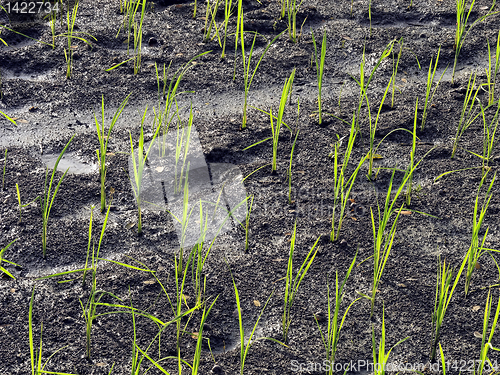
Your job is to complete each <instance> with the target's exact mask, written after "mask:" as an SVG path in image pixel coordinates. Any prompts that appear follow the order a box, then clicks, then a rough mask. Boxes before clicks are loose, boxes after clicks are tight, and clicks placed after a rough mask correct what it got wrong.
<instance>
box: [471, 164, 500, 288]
mask: <svg viewBox="0 0 500 375" xmlns="http://www.w3.org/2000/svg"><path fill="white" fill-rule="evenodd" d="M487 176H488V172H486V173H485V174H484V176H483V178H482V179H481V182H480V184H479V188H478V189H477V194H476V201H475V204H474V213H473V215H472V239H471V244H470V247H469V250H468V251H467V255H466V258H467V273H466V279H465V295H467V293H468V292H469V286H470V282H471V279H472V273H473V272H474V270H475V269H476V267H477V266H478V261H479V258H480V257H481V256H482V255H484V254H485V253H489V254H490V255H491V252H492V251H497V250H494V249H487V248H485V247H484V244H485V242H486V237H487V236H488V229H489V228H486V231H485V233H484V235H483V238H482V240H481V243H480V242H479V232H480V231H481V227H482V225H483V222H484V217H485V216H486V211H487V209H488V206H489V204H490V201H491V198H492V196H493V191H492V188H493V184H494V183H495V179H496V173H495V174H494V175H493V178H492V179H491V182H490V185H489V186H488V190H487V191H486V194H485V197H484V199H483V203H482V204H481V207H479V194H480V191H481V188H482V186H483V184H484V182H485V181H486V177H487ZM493 260H494V258H493ZM499 272H500V270H499Z"/></svg>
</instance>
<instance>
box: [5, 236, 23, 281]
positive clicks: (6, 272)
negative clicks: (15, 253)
mask: <svg viewBox="0 0 500 375" xmlns="http://www.w3.org/2000/svg"><path fill="white" fill-rule="evenodd" d="M16 241H17V239H16V240H14V241H12V242H11V243H9V244H8V245H7V246H5V247H4V248H3V249H1V250H0V272H3V273H4V274H6V275H7V276H9V277H10V278H12V279H14V280H15V279H16V278H15V277H14V276H13V275H12V274H11V273H10V272H9V271H7V270H6V269H5V268H4V267H2V262H5V263H9V264H12V265H13V266H17V267H21V266H20V265H19V264H17V263H14V262H11V261H9V260H7V259H5V258H4V257H3V254H4V253H5V252H6V251H7V249H8V248H9V247H10V246H11V245H12V244H13V243H14V242H16Z"/></svg>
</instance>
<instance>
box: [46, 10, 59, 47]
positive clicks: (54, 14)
mask: <svg viewBox="0 0 500 375" xmlns="http://www.w3.org/2000/svg"><path fill="white" fill-rule="evenodd" d="M58 11H59V3H55V4H54V6H53V7H52V8H51V12H50V13H49V14H48V15H47V16H46V17H49V25H50V32H51V34H52V49H55V48H56V22H57V12H58ZM61 19H62V17H61Z"/></svg>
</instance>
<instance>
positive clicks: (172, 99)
mask: <svg viewBox="0 0 500 375" xmlns="http://www.w3.org/2000/svg"><path fill="white" fill-rule="evenodd" d="M210 52H212V51H206V52H203V53H200V54H199V55H196V56H195V57H193V58H192V59H191V60H189V61H188V62H187V63H186V64H184V65H183V66H182V67H180V68H179V69H177V71H176V72H175V73H174V75H173V77H172V79H171V80H170V83H169V85H168V89H167V76H168V72H169V70H170V64H171V63H172V62H170V64H169V67H168V69H167V71H166V72H165V65H163V100H164V101H165V108H164V109H161V108H160V105H159V104H158V115H156V111H155V122H154V123H153V126H154V127H153V132H154V131H155V129H156V126H158V127H161V128H162V138H163V142H162V147H161V150H160V151H161V152H160V154H161V156H164V155H165V151H166V144H165V142H166V136H167V134H168V129H169V127H170V124H171V122H172V120H173V118H174V116H175V115H176V114H178V111H177V110H175V111H174V110H173V109H172V108H173V105H174V104H175V106H176V107H177V101H176V99H177V96H178V95H180V94H182V93H183V92H177V90H178V88H179V85H180V83H181V80H182V78H183V77H184V75H185V74H186V72H187V71H188V70H189V69H190V68H191V67H192V66H194V65H193V64H192V62H193V61H194V60H196V59H197V58H198V57H201V56H203V55H206V54H208V53H210ZM156 80H157V83H158V94H159V91H160V76H159V74H158V69H156ZM158 101H159V100H158ZM153 109H154V108H153ZM172 112H173V113H172ZM156 121H158V125H156ZM152 143H153V142H152Z"/></svg>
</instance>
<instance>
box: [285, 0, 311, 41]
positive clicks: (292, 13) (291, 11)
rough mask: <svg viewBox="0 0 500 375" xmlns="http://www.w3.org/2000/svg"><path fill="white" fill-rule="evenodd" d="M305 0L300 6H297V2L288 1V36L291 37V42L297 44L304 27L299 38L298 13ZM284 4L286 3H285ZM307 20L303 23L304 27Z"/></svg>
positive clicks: (302, 0) (294, 0)
mask: <svg viewBox="0 0 500 375" xmlns="http://www.w3.org/2000/svg"><path fill="white" fill-rule="evenodd" d="M303 2H304V0H301V1H300V3H299V5H297V0H287V1H286V5H287V6H286V8H287V14H288V34H289V36H290V40H291V41H292V42H293V43H297V41H298V37H299V36H300V35H302V27H301V28H300V33H299V36H297V13H298V12H299V8H300V6H301V5H302V3H303ZM283 4H284V1H283ZM305 22H306V20H304V21H303V22H302V26H304V23H305Z"/></svg>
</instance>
